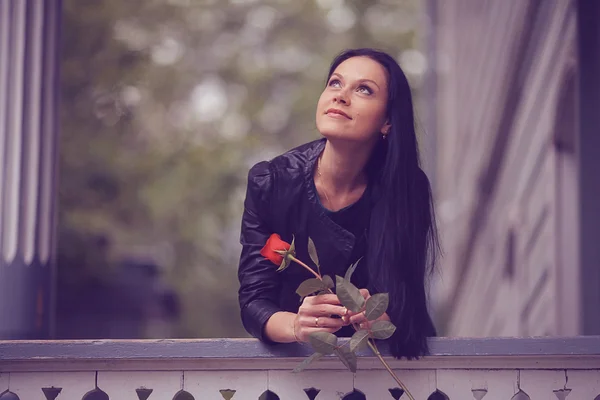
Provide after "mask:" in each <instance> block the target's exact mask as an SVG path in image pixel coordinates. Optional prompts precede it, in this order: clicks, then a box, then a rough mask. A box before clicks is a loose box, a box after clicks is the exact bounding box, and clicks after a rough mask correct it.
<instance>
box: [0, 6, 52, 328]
mask: <svg viewBox="0 0 600 400" xmlns="http://www.w3.org/2000/svg"><path fill="white" fill-rule="evenodd" d="M60 9H61V3H60V0H2V1H0V338H41V337H46V336H47V335H48V328H49V320H50V309H49V301H50V297H51V296H50V291H51V281H52V278H51V254H52V252H53V251H52V248H53V244H52V240H53V224H54V214H55V194H56V190H55V186H56V168H55V164H56V145H57V140H56V139H57V127H58V126H57V123H56V122H57V117H56V116H57V108H58V103H57V92H58V79H57V78H58V74H57V71H58V68H57V65H58V61H59V56H58V54H59V45H58V31H59V18H58V17H59V15H60Z"/></svg>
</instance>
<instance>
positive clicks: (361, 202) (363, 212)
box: [312, 180, 371, 337]
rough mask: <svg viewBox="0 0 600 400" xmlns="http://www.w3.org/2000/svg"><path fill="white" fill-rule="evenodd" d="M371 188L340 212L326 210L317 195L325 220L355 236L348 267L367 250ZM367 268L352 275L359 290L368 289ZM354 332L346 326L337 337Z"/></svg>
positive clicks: (363, 264) (338, 332)
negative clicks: (327, 219)
mask: <svg viewBox="0 0 600 400" xmlns="http://www.w3.org/2000/svg"><path fill="white" fill-rule="evenodd" d="M312 186H313V189H314V190H315V192H316V190H317V188H316V186H315V185H314V180H313V185H312ZM370 187H371V186H370V185H367V188H366V189H365V191H364V193H363V194H362V196H361V197H360V198H359V199H358V200H357V201H356V202H354V203H352V204H350V205H348V206H346V207H344V208H342V209H340V210H338V211H331V210H329V209H327V208H325V207H324V206H323V204H322V203H321V201H320V199H319V196H318V195H317V201H318V202H319V205H320V206H321V207H322V208H323V210H324V212H325V216H324V218H329V219H330V220H331V221H333V222H334V223H335V224H337V225H338V226H340V227H341V228H343V229H345V230H346V231H348V232H350V233H351V234H352V235H354V238H355V244H354V247H353V248H352V253H351V255H350V259H349V264H348V267H349V266H350V265H352V264H354V263H355V262H356V261H358V259H360V258H361V257H364V256H365V253H366V250H367V249H366V243H367V229H368V227H369V219H370V217H371V207H370V202H369V196H370V191H369V189H370ZM361 261H362V260H361ZM366 267H367V266H366V263H362V265H361V264H359V265H358V267H357V268H356V270H355V271H354V273H353V274H352V283H353V284H354V285H355V286H356V287H358V288H359V289H362V288H367V287H368V286H369V278H368V273H367V270H366ZM332 278H334V281H335V277H332ZM354 332H355V330H354V328H353V327H351V326H345V327H343V328H342V329H340V330H339V331H337V332H336V335H337V336H343V337H346V336H352V334H354Z"/></svg>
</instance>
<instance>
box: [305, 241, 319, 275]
mask: <svg viewBox="0 0 600 400" xmlns="http://www.w3.org/2000/svg"><path fill="white" fill-rule="evenodd" d="M308 255H309V256H310V259H311V260H312V261H313V262H314V263H315V265H316V266H317V268H319V267H320V264H319V256H318V255H317V248H316V247H315V242H313V240H312V239H311V238H310V236H309V237H308Z"/></svg>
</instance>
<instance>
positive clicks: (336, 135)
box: [320, 130, 373, 144]
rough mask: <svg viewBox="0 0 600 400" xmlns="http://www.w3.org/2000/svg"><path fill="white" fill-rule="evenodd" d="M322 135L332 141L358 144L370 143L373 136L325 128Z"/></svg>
mask: <svg viewBox="0 0 600 400" xmlns="http://www.w3.org/2000/svg"><path fill="white" fill-rule="evenodd" d="M320 133H321V135H322V136H323V137H324V138H325V139H327V140H328V141H330V142H345V143H356V144H368V143H370V142H371V141H372V139H373V138H371V137H365V135H360V134H356V133H355V132H340V131H329V130H324V131H322V132H320Z"/></svg>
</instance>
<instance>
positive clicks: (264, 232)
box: [238, 139, 435, 343]
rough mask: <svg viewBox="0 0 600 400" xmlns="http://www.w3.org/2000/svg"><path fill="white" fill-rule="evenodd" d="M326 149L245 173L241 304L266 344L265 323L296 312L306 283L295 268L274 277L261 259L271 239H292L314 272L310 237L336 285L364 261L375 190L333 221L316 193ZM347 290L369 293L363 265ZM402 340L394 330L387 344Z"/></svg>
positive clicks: (428, 329)
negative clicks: (275, 236) (318, 167)
mask: <svg viewBox="0 0 600 400" xmlns="http://www.w3.org/2000/svg"><path fill="white" fill-rule="evenodd" d="M325 142H326V141H325V139H321V140H317V141H314V142H311V143H307V144H305V145H303V146H300V147H297V148H295V149H293V150H290V151H288V152H287V153H285V154H282V155H280V156H278V157H276V158H274V159H273V160H271V161H263V162H260V163H258V164H256V165H255V166H253V167H252V168H251V169H250V171H249V173H248V188H247V192H246V199H245V201H244V213H243V216H242V229H241V235H240V243H241V244H242V252H241V256H240V264H239V269H238V278H239V281H240V289H239V303H240V309H241V317H242V322H243V324H244V327H245V328H246V330H247V331H248V332H249V333H250V334H251V335H253V336H254V337H256V338H258V339H260V340H263V341H265V342H268V339H267V338H266V337H265V335H264V326H265V324H266V322H267V320H268V319H269V318H270V317H271V316H272V315H273V314H274V313H276V312H278V311H289V312H294V313H296V312H298V308H299V306H300V297H299V296H298V295H297V294H296V289H297V288H298V286H299V285H300V283H302V282H303V281H304V280H306V279H308V278H311V277H312V275H311V274H310V272H308V271H306V270H305V269H304V268H302V267H300V266H298V265H295V264H292V265H291V266H289V267H288V268H287V269H286V270H284V271H283V272H276V269H277V266H275V265H274V264H273V263H272V262H271V261H269V260H267V259H265V258H264V257H263V256H261V255H260V250H261V249H262V248H263V247H264V245H265V243H266V242H267V239H268V238H269V236H270V235H271V234H273V233H277V234H279V235H280V236H281V238H282V239H283V240H284V241H286V242H288V243H290V242H291V241H292V239H293V238H295V245H296V256H297V257H298V258H299V259H300V260H302V261H304V262H305V263H306V264H308V265H309V266H311V267H312V268H314V269H315V270H316V266H314V265H313V263H312V261H311V259H310V256H309V255H308V238H309V237H310V238H311V239H312V240H313V242H314V244H315V247H316V249H317V252H318V255H319V263H320V269H321V273H322V274H323V275H329V276H331V277H332V278H334V280H335V276H336V275H339V276H344V274H345V273H346V270H347V269H348V267H349V266H350V265H351V264H352V263H353V262H355V261H356V260H358V259H359V258H360V257H363V256H365V254H366V253H367V246H368V240H367V238H368V235H369V234H368V231H369V223H370V213H371V210H372V209H373V207H374V206H375V204H376V203H377V196H378V195H377V193H379V192H380V191H379V190H378V187H377V185H378V183H377V182H376V181H374V180H370V181H369V185H368V188H367V190H365V193H364V194H363V196H362V197H361V198H360V199H359V200H358V201H357V202H356V203H355V204H353V205H351V206H349V207H347V208H346V209H343V210H340V211H339V212H335V213H332V212H331V211H329V210H326V209H325V208H324V207H323V206H322V205H321V203H320V201H319V196H318V194H317V191H316V188H315V185H314V170H315V166H316V161H317V159H318V157H319V155H320V154H321V152H322V151H323V149H324V147H325ZM419 190H420V189H419ZM422 240H424V237H423V239H422ZM352 282H353V283H354V284H355V285H356V286H357V287H359V288H366V289H369V291H370V292H371V293H375V290H373V288H372V287H371V285H370V284H369V282H368V261H367V260H366V259H363V260H362V261H361V262H360V264H359V265H358V268H357V269H356V271H355V273H354V275H353V276H352ZM415 301H416V300H415ZM423 301H425V299H423ZM399 308H401V307H397V309H399ZM388 310H391V309H388ZM388 315H389V317H390V319H391V321H392V322H393V323H394V325H396V326H400V325H401V324H402V321H400V315H399V314H398V315H395V313H394V312H392V311H388ZM416 317H417V316H415V318H416ZM425 317H426V319H427V320H428V323H427V324H423V325H422V328H421V327H420V328H418V329H422V331H419V332H416V331H415V332H411V334H413V335H415V334H416V335H420V336H422V337H425V336H430V335H432V334H435V328H434V327H433V324H432V323H431V319H430V318H429V316H428V315H426V316H425ZM419 318H421V317H419ZM419 326H421V325H419ZM346 328H350V330H347V329H341V330H340V331H338V335H344V336H347V335H349V334H351V333H352V330H351V327H346ZM406 334H407V332H406V331H405V330H403V329H397V330H396V333H395V334H394V335H393V336H392V338H390V340H392V341H393V342H394V343H396V342H397V343H404V342H405V341H406V338H405V337H404V336H405V335H406Z"/></svg>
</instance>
